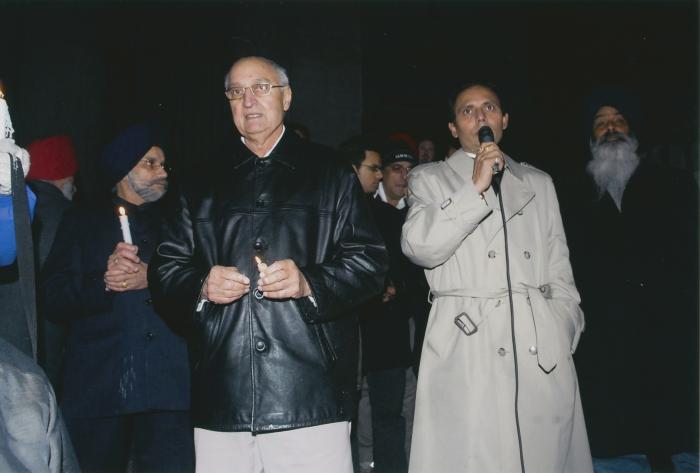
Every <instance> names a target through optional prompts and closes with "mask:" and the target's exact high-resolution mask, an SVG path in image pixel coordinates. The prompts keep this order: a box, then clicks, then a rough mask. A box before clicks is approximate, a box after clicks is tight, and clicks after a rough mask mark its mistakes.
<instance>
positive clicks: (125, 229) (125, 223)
mask: <svg viewBox="0 0 700 473" xmlns="http://www.w3.org/2000/svg"><path fill="white" fill-rule="evenodd" d="M119 223H120V224H121V226H122V236H123V237H124V242H125V243H128V244H130V245H131V244H132V241H131V229H130V228H129V217H127V216H126V210H124V207H119Z"/></svg>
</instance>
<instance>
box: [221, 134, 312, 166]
mask: <svg viewBox="0 0 700 473" xmlns="http://www.w3.org/2000/svg"><path fill="white" fill-rule="evenodd" d="M236 141H237V143H236V144H235V145H234V152H235V165H234V169H238V168H240V167H242V166H244V165H245V164H247V163H251V162H255V160H256V159H259V160H261V162H264V163H265V164H268V163H271V162H278V163H280V164H282V165H284V166H287V167H288V168H290V169H296V168H297V166H298V164H299V160H300V159H301V154H300V153H298V152H296V151H298V149H299V147H300V146H301V145H302V144H303V143H302V140H301V138H299V137H298V136H297V135H296V133H292V132H289V131H287V130H285V132H284V133H283V134H282V137H281V139H280V140H279V142H278V143H277V145H276V146H275V147H274V148H273V149H272V151H271V152H270V154H269V155H268V156H267V157H265V158H259V157H257V156H256V155H255V153H253V152H252V151H251V150H249V149H248V147H247V146H246V145H245V144H243V141H242V140H236Z"/></svg>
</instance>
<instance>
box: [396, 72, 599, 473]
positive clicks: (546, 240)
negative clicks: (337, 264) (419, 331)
mask: <svg viewBox="0 0 700 473" xmlns="http://www.w3.org/2000/svg"><path fill="white" fill-rule="evenodd" d="M451 110H452V112H453V114H454V115H453V118H452V120H451V122H450V123H449V124H448V126H449V129H450V131H451V133H452V135H453V136H454V137H455V138H458V139H459V142H460V144H461V149H460V150H458V151H456V152H455V153H454V154H453V155H452V156H451V157H450V158H449V159H447V161H445V162H439V163H433V164H426V165H423V166H420V167H418V168H416V169H415V170H414V171H413V173H412V175H411V177H410V181H409V211H408V216H407V219H406V223H405V224H404V226H403V233H402V249H403V251H404V253H405V254H406V255H407V256H408V257H409V259H411V260H412V261H414V262H415V263H416V264H419V265H421V266H423V267H425V268H427V269H426V274H427V278H428V282H429V284H430V288H431V293H432V298H433V303H432V309H431V312H430V319H429V321H428V327H427V331H426V336H425V342H424V345H423V353H422V359H421V371H420V375H419V378H418V390H417V399H416V413H415V420H414V430H413V443H412V447H411V458H410V467H409V471H410V473H458V472H460V473H461V472H474V473H491V472H502V473H517V472H521V471H525V472H527V473H590V472H592V471H593V467H592V464H591V456H590V451H589V447H588V439H587V436H586V427H585V423H584V419H583V411H582V408H581V399H580V396H579V391H578V383H577V379H576V371H575V369H574V364H573V360H572V356H571V354H572V352H573V351H574V349H575V348H576V343H577V342H578V339H579V336H580V334H581V331H582V330H583V326H584V320H583V313H582V311H581V309H580V308H579V302H580V301H579V294H578V291H577V290H576V286H575V285H574V278H573V275H572V272H571V265H570V263H569V250H568V248H567V246H566V237H565V235H564V230H563V228H562V222H561V216H560V214H559V204H558V202H557V197H556V194H555V191H554V185H553V184H552V180H551V178H550V177H549V176H548V175H547V174H545V173H544V172H542V171H539V170H537V169H535V168H533V167H532V166H530V165H527V164H520V163H517V162H516V161H514V160H513V159H511V158H510V157H508V156H506V155H505V154H504V153H503V152H502V151H501V150H500V149H499V147H498V144H497V143H499V142H500V140H501V138H502V136H503V130H505V129H506V127H507V126H508V118H509V117H508V114H507V113H504V112H503V110H502V109H501V104H500V99H499V97H498V95H497V94H496V92H495V90H494V88H493V87H492V86H486V85H482V84H478V83H474V84H469V85H467V86H465V87H463V88H461V89H459V90H458V91H457V93H455V94H454V95H453V100H451ZM482 126H489V127H490V128H491V129H492V131H493V135H494V138H495V140H494V142H491V143H485V144H480V143H479V139H478V130H479V129H480V128H481V127H482ZM494 165H496V166H498V169H499V170H500V171H501V173H502V182H501V189H502V197H503V207H504V209H505V214H506V219H507V227H506V230H507V235H508V255H509V263H510V264H509V266H510V280H511V283H512V284H511V287H512V299H513V315H514V317H513V325H514V331H512V330H511V310H510V301H509V297H508V282H507V274H506V254H505V251H506V248H505V245H504V238H503V234H504V232H503V225H502V220H501V215H500V207H499V203H498V197H497V195H496V194H495V193H494V191H493V188H492V185H491V184H492V176H493V170H492V168H493V166H494ZM513 333H514V336H513ZM514 342H515V344H514ZM514 346H515V353H514V349H513V347H514ZM515 355H517V361H516V356H515ZM516 398H517V399H516ZM516 405H517V408H516ZM521 458H522V460H521Z"/></svg>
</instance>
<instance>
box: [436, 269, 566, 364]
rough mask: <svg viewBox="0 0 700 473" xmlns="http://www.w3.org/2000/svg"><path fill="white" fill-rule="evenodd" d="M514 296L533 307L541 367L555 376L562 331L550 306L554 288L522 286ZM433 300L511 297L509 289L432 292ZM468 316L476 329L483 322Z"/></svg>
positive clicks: (538, 360) (545, 285)
mask: <svg viewBox="0 0 700 473" xmlns="http://www.w3.org/2000/svg"><path fill="white" fill-rule="evenodd" d="M513 294H522V295H524V296H526V298H527V301H528V304H529V305H530V312H531V315H532V322H533V324H534V326H535V334H536V337H537V363H538V364H539V366H540V368H542V370H543V371H544V372H545V373H549V372H551V371H552V370H553V369H554V368H555V367H556V365H557V355H556V347H557V346H558V343H557V338H558V337H559V336H560V335H558V330H557V326H556V320H555V319H554V317H555V315H554V314H553V313H552V310H551V308H550V306H549V303H548V302H547V299H551V298H552V288H551V286H550V285H549V284H542V285H541V286H531V285H529V284H524V283H519V284H516V285H514V286H513ZM431 295H432V298H433V299H435V298H438V297H473V298H476V299H502V298H505V297H508V289H507V288H502V289H488V288H462V289H448V290H444V291H431ZM475 315H477V314H468V316H469V318H470V320H471V321H472V323H473V324H474V325H475V327H474V329H475V331H476V327H477V326H478V325H479V324H480V323H481V322H482V319H481V314H478V317H475Z"/></svg>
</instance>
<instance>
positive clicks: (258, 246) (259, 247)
mask: <svg viewBox="0 0 700 473" xmlns="http://www.w3.org/2000/svg"><path fill="white" fill-rule="evenodd" d="M253 248H254V249H255V251H258V252H260V251H264V250H265V248H267V243H266V242H265V240H263V239H262V238H257V239H256V240H255V243H253Z"/></svg>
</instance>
